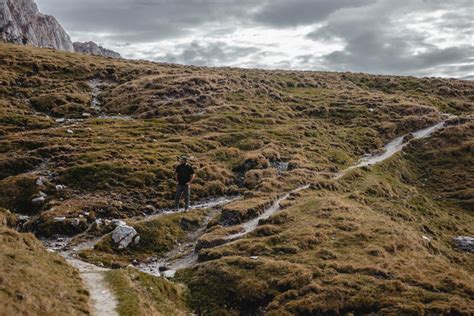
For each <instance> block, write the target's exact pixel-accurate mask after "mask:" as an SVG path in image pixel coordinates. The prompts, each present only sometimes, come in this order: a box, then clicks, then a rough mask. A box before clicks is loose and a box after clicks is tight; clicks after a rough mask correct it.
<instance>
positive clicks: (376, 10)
mask: <svg viewBox="0 0 474 316" xmlns="http://www.w3.org/2000/svg"><path fill="white" fill-rule="evenodd" d="M428 2H429V3H428ZM428 4H430V6H427V5H428ZM435 8H438V9H441V8H443V9H446V7H445V6H444V4H442V3H438V2H430V1H426V3H425V4H423V3H417V5H415V6H412V7H410V6H406V7H404V6H403V4H402V3H401V4H399V6H398V7H397V8H394V7H391V4H389V3H388V1H380V2H379V3H378V5H375V6H373V7H372V8H370V9H367V8H364V10H361V9H353V10H347V11H345V12H343V13H341V14H340V15H339V16H337V17H333V18H330V19H328V21H327V24H326V25H325V26H324V27H322V28H320V29H318V30H316V31H314V32H312V33H310V34H308V37H309V38H311V39H314V40H327V39H330V38H339V39H342V40H343V41H344V42H345V43H346V45H345V47H344V49H342V50H338V51H335V52H332V53H330V54H327V55H326V56H324V57H322V58H320V59H318V60H314V59H313V60H312V61H311V62H313V63H323V64H324V65H325V67H327V68H329V69H334V70H341V71H343V70H352V71H362V72H372V73H394V74H417V75H426V74H427V73H429V72H433V71H435V72H436V71H437V70H436V67H439V71H437V72H444V73H449V72H450V71H449V69H451V70H452V72H453V73H455V72H459V71H461V70H460V68H458V67H457V65H458V64H460V63H472V60H471V61H470V57H472V55H473V48H474V46H473V45H472V43H465V44H464V45H460V46H455V47H454V46H453V47H447V48H438V47H436V46H434V45H432V44H429V43H428V41H427V37H428V35H427V34H426V32H415V31H413V32H408V31H406V30H403V29H402V28H401V27H400V25H399V24H394V23H393V19H394V18H400V17H403V15H404V14H406V13H412V12H414V11H416V10H420V12H425V11H426V10H427V9H431V10H432V9H435ZM454 8H455V9H454V10H453V12H450V13H449V14H444V15H443V16H441V17H440V18H438V19H434V20H433V18H431V21H430V22H431V23H430V24H431V25H432V27H434V28H439V29H441V28H443V27H447V26H448V25H449V27H450V28H454V29H457V30H463V28H464V26H463V23H465V21H463V19H459V16H460V15H461V16H462V15H463V14H464V13H463V12H462V10H459V11H460V12H458V11H456V6H454ZM460 8H461V7H460ZM458 22H459V24H458ZM471 25H472V23H471ZM441 67H442V68H443V70H441ZM466 71H468V70H466ZM461 74H465V72H464V71H463V72H461Z"/></svg>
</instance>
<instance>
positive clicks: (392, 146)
mask: <svg viewBox="0 0 474 316" xmlns="http://www.w3.org/2000/svg"><path fill="white" fill-rule="evenodd" d="M445 122H446V120H444V121H442V122H439V123H437V124H435V125H433V126H429V127H426V128H424V129H421V130H418V131H416V132H413V133H409V134H406V135H403V136H400V137H398V138H396V139H394V140H393V141H391V142H389V143H388V144H387V145H385V146H384V151H383V152H382V153H378V154H373V155H369V156H367V157H364V158H362V159H360V160H359V161H358V163H357V164H355V165H354V166H351V167H349V168H347V169H345V170H344V171H341V172H339V173H337V174H335V175H334V176H333V177H332V178H333V179H334V180H337V179H340V178H342V177H343V176H344V175H346V174H347V172H349V171H350V170H352V169H356V168H361V167H364V166H370V165H374V164H377V163H379V162H382V161H384V160H386V159H388V158H390V157H392V156H393V155H394V154H396V153H398V152H399V151H401V150H402V149H403V148H404V147H405V146H406V145H408V143H410V142H411V141H413V140H415V139H420V138H425V137H429V136H431V135H432V134H433V133H434V132H436V131H437V130H439V129H442V128H443V127H444V125H445ZM410 134H411V136H412V137H411V138H407V136H409V135H410ZM404 140H405V141H404ZM309 187H310V185H309V184H306V185H303V186H300V187H298V188H296V189H295V190H293V191H290V192H288V193H286V194H285V195H283V196H282V197H280V198H278V199H277V200H276V201H275V202H273V204H272V205H271V206H270V207H269V208H267V209H266V210H265V211H264V212H263V213H262V214H261V215H260V216H258V217H256V218H254V219H252V220H250V221H248V222H245V223H243V224H242V226H241V227H242V229H241V231H240V232H238V233H235V234H232V235H228V236H227V237H226V238H225V239H226V240H228V241H233V240H236V239H239V238H241V237H243V236H245V235H247V234H248V233H250V232H252V231H254V230H255V229H256V228H257V226H258V223H259V221H260V220H262V219H267V218H269V217H270V216H271V215H273V214H274V213H275V212H277V211H278V210H279V209H280V205H281V202H283V201H285V200H286V199H288V197H290V196H291V195H292V194H294V193H297V192H299V191H302V190H306V189H308V188H309ZM220 246H222V245H220ZM218 247H219V246H218Z"/></svg>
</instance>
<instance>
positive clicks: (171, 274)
mask: <svg viewBox="0 0 474 316" xmlns="http://www.w3.org/2000/svg"><path fill="white" fill-rule="evenodd" d="M175 274H176V270H166V271H163V277H165V278H167V279H170V278H174V276H175Z"/></svg>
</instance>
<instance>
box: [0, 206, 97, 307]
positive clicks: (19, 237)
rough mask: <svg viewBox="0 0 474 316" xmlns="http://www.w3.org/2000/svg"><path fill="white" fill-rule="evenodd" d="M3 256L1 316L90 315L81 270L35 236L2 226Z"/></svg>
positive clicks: (0, 243) (0, 263)
mask: <svg viewBox="0 0 474 316" xmlns="http://www.w3.org/2000/svg"><path fill="white" fill-rule="evenodd" d="M5 214H7V213H6V212H5V211H4V210H1V209H0V217H4V216H5ZM2 222H3V221H2ZM0 254H1V255H0V315H5V316H7V315H89V307H88V300H89V293H88V292H87V290H85V289H84V287H83V284H82V281H81V279H80V277H79V273H78V271H77V270H76V269H74V268H72V267H70V266H69V265H67V263H66V261H65V260H64V259H63V258H62V257H61V256H59V255H57V254H54V253H50V252H48V251H46V249H44V247H43V246H42V245H41V243H40V242H39V241H38V240H37V239H36V238H35V237H34V236H33V235H31V234H21V233H18V232H16V231H14V230H12V229H10V228H8V227H7V226H5V225H3V224H2V223H0ZM58 284H60V285H61V286H60V287H58Z"/></svg>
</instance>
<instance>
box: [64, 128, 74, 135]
mask: <svg viewBox="0 0 474 316" xmlns="http://www.w3.org/2000/svg"><path fill="white" fill-rule="evenodd" d="M66 133H68V134H74V131H73V130H72V129H68V130H67V131H66Z"/></svg>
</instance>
